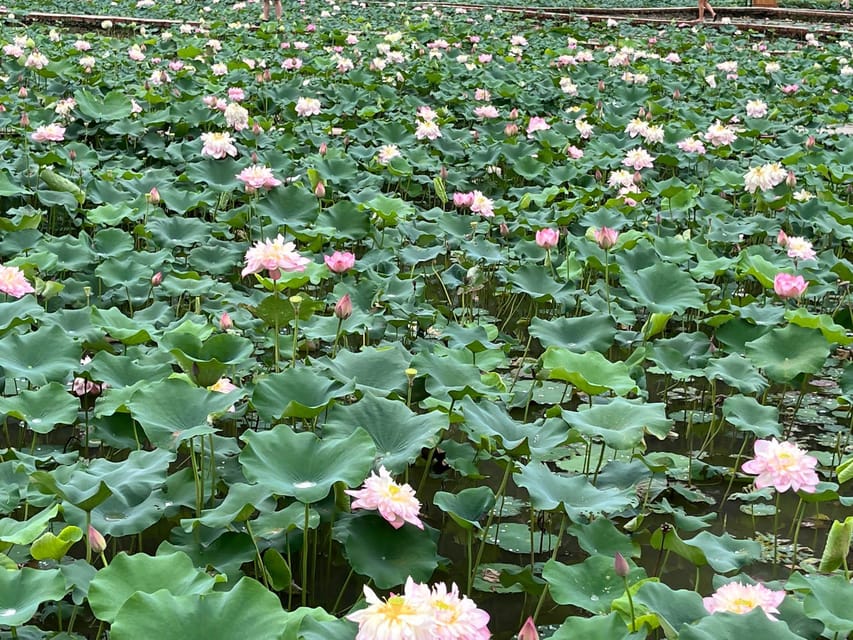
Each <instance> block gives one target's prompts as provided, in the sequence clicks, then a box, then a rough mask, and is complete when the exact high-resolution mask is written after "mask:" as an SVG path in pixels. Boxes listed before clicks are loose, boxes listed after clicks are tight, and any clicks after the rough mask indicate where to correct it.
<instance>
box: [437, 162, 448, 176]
mask: <svg viewBox="0 0 853 640" xmlns="http://www.w3.org/2000/svg"><path fill="white" fill-rule="evenodd" d="M438 175H439V177H440V178H441V179H442V180H447V167H445V166H444V165H441V169H439V170H438Z"/></svg>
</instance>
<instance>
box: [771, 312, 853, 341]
mask: <svg viewBox="0 0 853 640" xmlns="http://www.w3.org/2000/svg"><path fill="white" fill-rule="evenodd" d="M785 319H786V320H787V321H788V322H790V323H791V324H795V325H797V326H798V327H805V328H807V329H820V332H821V333H822V334H823V337H824V338H825V339H826V341H827V342H830V343H836V344H841V345H845V344H850V343H851V342H853V338H851V337H850V336H848V335H847V330H846V329H845V328H844V327H842V326H841V325H839V324H835V322H833V321H832V316H829V315H827V314H825V313H824V314H821V315H814V314H813V313H810V312H809V310H808V309H806V308H805V307H798V308H797V309H796V310H794V311H787V312H786V313H785Z"/></svg>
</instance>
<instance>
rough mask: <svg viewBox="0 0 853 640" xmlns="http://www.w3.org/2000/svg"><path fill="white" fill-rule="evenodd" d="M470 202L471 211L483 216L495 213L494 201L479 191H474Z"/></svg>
mask: <svg viewBox="0 0 853 640" xmlns="http://www.w3.org/2000/svg"><path fill="white" fill-rule="evenodd" d="M471 195H472V196H473V201H472V202H471V211H473V212H474V213H479V214H480V215H481V216H483V217H484V218H491V217H494V215H495V210H494V202H493V201H492V199H491V198H487V197H486V196H484V195H483V194H482V192H480V191H475V192H474V193H473V194H471Z"/></svg>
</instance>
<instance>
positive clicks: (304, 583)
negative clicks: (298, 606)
mask: <svg viewBox="0 0 853 640" xmlns="http://www.w3.org/2000/svg"><path fill="white" fill-rule="evenodd" d="M310 516H311V508H310V506H309V504H308V503H307V502H306V503H305V524H304V527H303V529H302V606H303V607H304V606H306V605H307V603H308V522H309V518H310Z"/></svg>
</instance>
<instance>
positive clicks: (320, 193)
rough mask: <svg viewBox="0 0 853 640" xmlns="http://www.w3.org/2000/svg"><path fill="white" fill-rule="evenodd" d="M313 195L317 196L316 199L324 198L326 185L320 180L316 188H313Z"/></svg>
mask: <svg viewBox="0 0 853 640" xmlns="http://www.w3.org/2000/svg"><path fill="white" fill-rule="evenodd" d="M314 195H315V196H317V197H318V198H325V197H326V185H325V184H323V181H322V180H320V181H318V182H317V186H316V187H314Z"/></svg>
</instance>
